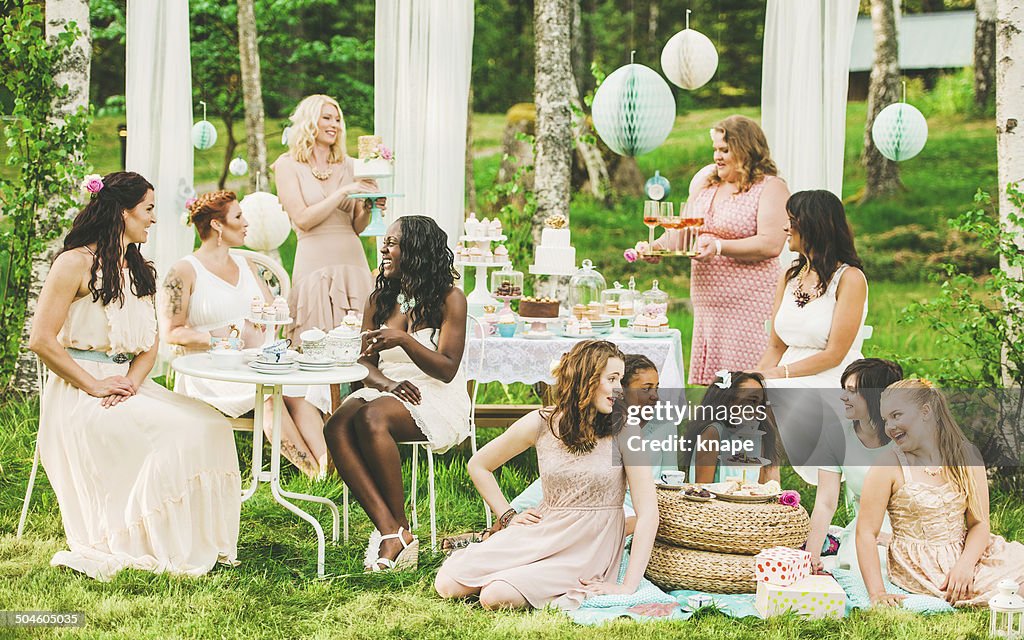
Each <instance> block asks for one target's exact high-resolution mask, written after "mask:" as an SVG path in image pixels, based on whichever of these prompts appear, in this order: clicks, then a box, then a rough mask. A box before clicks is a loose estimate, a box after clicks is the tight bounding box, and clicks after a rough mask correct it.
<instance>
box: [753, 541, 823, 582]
mask: <svg viewBox="0 0 1024 640" xmlns="http://www.w3.org/2000/svg"><path fill="white" fill-rule="evenodd" d="M809 575H811V554H809V553H807V552H806V551H801V550H800V549H790V548H789V547H772V548H771V549H765V550H764V551H762V552H761V553H759V554H757V555H756V556H754V576H755V577H756V578H757V583H758V584H761V583H762V582H767V583H768V584H777V585H779V586H782V587H785V586H787V585H791V584H793V583H794V582H796V581H797V580H800V579H801V578H806V577H807V576H809Z"/></svg>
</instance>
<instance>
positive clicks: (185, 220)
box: [180, 209, 192, 227]
mask: <svg viewBox="0 0 1024 640" xmlns="http://www.w3.org/2000/svg"><path fill="white" fill-rule="evenodd" d="M180 222H181V226H183V227H191V226H192V214H191V213H189V211H188V209H185V210H184V211H182V212H181V220H180Z"/></svg>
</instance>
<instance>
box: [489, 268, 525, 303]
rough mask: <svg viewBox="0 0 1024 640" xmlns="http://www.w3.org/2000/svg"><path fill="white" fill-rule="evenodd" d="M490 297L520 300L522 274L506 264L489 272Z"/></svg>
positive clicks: (521, 294)
mask: <svg viewBox="0 0 1024 640" xmlns="http://www.w3.org/2000/svg"><path fill="white" fill-rule="evenodd" d="M491 295H493V296H494V297H495V298H521V297H522V296H523V272H522V271H516V270H515V269H513V268H512V265H511V264H507V265H505V266H504V267H502V268H501V269H498V270H497V271H492V272H491Z"/></svg>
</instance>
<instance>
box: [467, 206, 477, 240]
mask: <svg viewBox="0 0 1024 640" xmlns="http://www.w3.org/2000/svg"><path fill="white" fill-rule="evenodd" d="M466 235H467V236H477V235H480V221H479V220H477V219H476V213H475V212H473V211H470V212H469V217H468V218H466Z"/></svg>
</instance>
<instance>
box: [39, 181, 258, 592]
mask: <svg viewBox="0 0 1024 640" xmlns="http://www.w3.org/2000/svg"><path fill="white" fill-rule="evenodd" d="M87 188H88V190H89V191H90V192H91V193H92V196H91V199H90V200H89V202H88V204H86V206H85V208H84V209H82V211H81V212H80V213H79V214H78V216H77V217H76V218H75V220H74V223H73V224H72V227H71V231H70V232H69V233H68V235H67V237H66V238H65V240H64V248H63V250H62V251H61V253H60V254H59V255H58V256H57V258H56V259H55V260H54V262H53V266H52V267H51V268H50V273H49V274H48V275H47V277H46V282H45V284H44V285H43V290H42V293H41V294H40V296H39V306H38V311H37V313H36V316H35V318H34V319H33V322H32V335H31V338H30V340H29V348H30V349H32V350H33V351H35V352H36V353H37V354H39V357H40V358H41V359H42V360H43V362H44V363H45V364H46V366H47V367H48V368H49V369H50V371H51V372H52V374H53V375H51V376H50V377H49V379H48V380H47V382H46V388H45V389H44V392H43V396H42V398H43V399H42V402H41V404H40V411H39V454H40V458H41V459H42V462H43V466H44V467H45V468H46V475H47V477H48V478H49V480H50V484H51V485H52V486H53V490H54V493H56V494H57V503H58V504H59V505H60V512H61V518H62V519H63V521H64V532H65V534H66V536H67V541H68V547H69V548H70V549H69V550H68V551H60V552H58V553H57V554H56V555H55V556H54V557H53V560H52V561H51V564H53V565H55V566H56V565H63V566H67V567H70V568H72V569H75V570H76V571H81V572H83V573H85V574H87V575H88V576H90V577H92V578H97V579H100V580H108V579H110V577H111V576H112V575H113V574H114V573H116V572H117V571H119V570H121V569H125V568H133V569H142V570H144V571H153V572H158V573H159V572H164V571H166V572H169V573H179V574H187V575H202V574H204V573H206V572H207V571H209V570H210V569H211V568H212V567H213V566H214V564H216V563H217V561H218V560H220V561H226V562H233V561H234V559H235V555H236V547H237V543H238V517H239V509H240V506H241V492H240V488H241V478H240V476H239V473H238V455H237V453H236V452H235V444H234V438H233V437H232V435H231V428H230V425H229V424H228V421H227V419H226V418H225V417H224V416H222V415H221V414H219V413H218V412H217V411H215V410H214V409H213V408H211V407H209V406H208V405H206V404H204V403H202V402H199V401H198V400H193V399H191V398H185V397H183V396H180V395H177V394H175V393H172V392H171V391H168V390H166V389H164V388H163V387H161V386H159V385H158V384H156V383H154V382H152V381H151V380H149V379H148V376H149V372H150V370H151V369H152V368H153V363H154V362H155V361H156V356H157V320H156V309H155V307H154V301H153V296H154V294H155V293H156V271H155V270H154V269H153V265H152V263H150V262H148V261H146V259H145V258H143V257H142V253H141V251H140V250H139V245H140V244H141V243H143V242H145V241H146V239H147V238H148V237H149V227H150V225H152V224H153V223H154V222H155V221H156V218H155V216H154V214H153V185H151V184H150V183H149V182H148V181H147V180H146V179H145V178H143V177H142V176H140V175H139V174H137V173H132V172H117V173H111V174H108V175H107V176H105V177H103V178H102V179H101V178H99V177H98V176H96V177H92V178H91V179H90V180H89V182H88V187H87Z"/></svg>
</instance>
